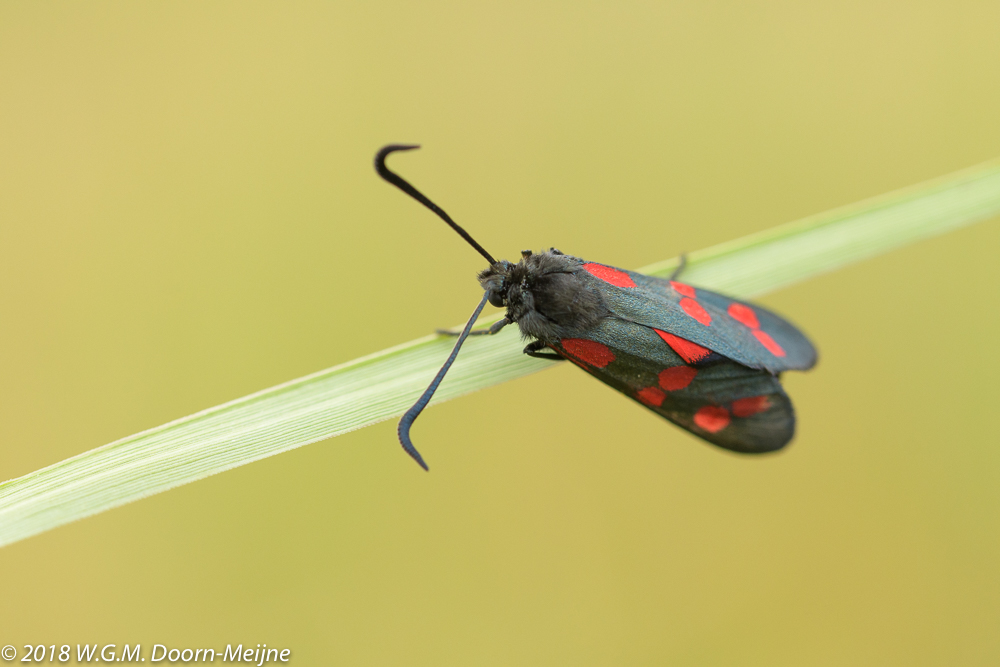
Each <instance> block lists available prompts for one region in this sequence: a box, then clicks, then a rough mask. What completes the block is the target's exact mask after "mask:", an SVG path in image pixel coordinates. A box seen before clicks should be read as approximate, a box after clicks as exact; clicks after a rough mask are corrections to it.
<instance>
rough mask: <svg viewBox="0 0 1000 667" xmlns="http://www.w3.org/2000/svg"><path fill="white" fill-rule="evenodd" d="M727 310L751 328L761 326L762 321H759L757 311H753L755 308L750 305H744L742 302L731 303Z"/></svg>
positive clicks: (734, 317)
mask: <svg viewBox="0 0 1000 667" xmlns="http://www.w3.org/2000/svg"><path fill="white" fill-rule="evenodd" d="M726 312H728V313H729V316H730V317H732V318H733V319H734V320H736V321H737V322H739V323H740V324H745V325H746V326H748V327H750V328H751V329H759V328H760V322H758V321H757V313H755V312H753V308H751V307H750V306H744V305H743V304H742V303H731V304H729V308H728V309H727V311H726Z"/></svg>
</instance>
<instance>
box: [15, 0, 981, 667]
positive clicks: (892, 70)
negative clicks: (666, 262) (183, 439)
mask: <svg viewBox="0 0 1000 667" xmlns="http://www.w3.org/2000/svg"><path fill="white" fill-rule="evenodd" d="M998 24H1000V5H998V4H997V3H996V2H992V1H990V2H955V1H954V0H953V1H951V2H943V1H938V2H891V3H890V2H845V3H834V4H829V5H827V6H819V5H817V4H816V3H809V4H803V3H791V2H752V3H746V4H741V5H737V4H735V3H712V2H707V3H677V2H673V3H658V2H618V3H580V2H567V3H561V4H560V3H531V2H524V3H453V2H451V3H450V2H425V3H384V2H333V3H306V2H291V3H249V2H240V3H236V2H232V3H166V2H158V3H86V4H48V3H6V4H4V5H3V6H2V7H0V91H2V92H0V479H6V478H10V477H15V476H19V475H22V474H25V473H27V472H30V471H32V470H34V469H37V468H39V467H42V466H46V465H49V464H52V463H55V462H57V461H59V460H61V459H63V458H65V457H68V456H71V455H73V454H76V453H79V452H82V451H85V450H87V449H90V448H93V447H96V446H99V445H102V444H105V443H107V442H109V441H112V440H114V439H117V438H120V437H122V436H125V435H129V434H131V433H134V432H136V431H139V430H142V429H146V428H149V427H152V426H155V425H158V424H160V423H163V422H165V421H168V420H170V419H174V418H177V417H181V416H183V415H186V414H189V413H191V412H195V411H197V410H199V409H202V408H205V407H209V406H212V405H215V404H218V403H220V402H223V401H226V400H228V399H232V398H235V397H238V396H241V395H244V394H247V393H249V392H252V391H255V390H257V389H261V388H264V387H267V386H270V385H273V384H276V383H279V382H282V381H285V380H288V379H291V378H295V377H298V376H301V375H304V374H306V373H309V372H312V371H315V370H319V369H322V368H325V367H328V366H331V365H333V364H337V363H340V362H344V361H348V360H350V359H353V358H355V357H358V356H361V355H363V354H367V353H370V352H373V351H376V350H379V349H382V348H385V347H388V346H390V345H393V344H396V343H400V342H403V341H406V340H410V339H412V338H415V337H418V336H421V335H424V334H426V333H428V332H430V331H431V330H432V329H433V328H435V327H437V326H442V325H452V324H455V323H457V322H460V321H463V320H464V318H465V317H467V315H468V313H469V312H470V311H471V309H472V308H473V306H474V305H475V303H476V301H477V299H478V298H479V296H480V295H481V291H480V290H479V288H478V286H477V284H476V282H475V280H474V273H475V272H476V271H477V270H478V269H480V268H481V267H482V266H483V263H482V259H481V258H480V257H479V256H478V255H477V254H476V253H475V252H473V251H472V250H471V249H469V248H468V247H467V246H465V245H464V244H463V242H462V241H461V240H460V239H459V238H458V237H456V236H455V235H454V234H452V233H451V232H449V231H448V230H447V229H446V228H445V227H444V225H443V224H441V223H440V222H439V221H438V220H436V219H435V218H433V217H432V216H431V215H430V214H429V213H428V212H426V211H425V210H423V209H421V208H420V207H419V206H418V205H417V204H415V203H414V202H412V201H410V200H409V199H407V198H406V197H404V196H403V195H401V194H400V193H399V192H398V191H396V190H394V189H393V188H391V187H389V186H387V185H386V184H384V183H382V182H381V181H380V180H379V179H378V178H377V177H376V176H375V174H374V172H373V170H372V168H371V158H372V155H373V154H374V152H375V150H376V149H377V148H378V147H380V146H381V145H382V144H384V143H387V142H391V141H406V142H421V143H423V145H424V149H423V150H421V151H419V152H417V153H412V154H409V155H406V156H399V157H396V158H395V161H394V166H395V168H397V169H398V170H399V171H400V172H401V173H403V174H404V175H405V176H406V177H408V178H410V179H412V180H413V182H414V183H415V184H417V185H418V187H421V188H422V189H424V190H425V191H426V192H427V193H428V194H429V195H430V196H431V197H433V198H435V199H436V200H437V201H438V202H439V203H440V204H441V205H442V206H444V207H445V208H446V209H447V210H448V211H449V212H450V213H451V214H452V215H453V216H454V217H455V218H456V219H457V220H458V221H459V222H460V223H461V224H463V225H465V226H466V227H467V228H468V229H469V230H470V231H471V232H472V233H473V234H474V235H475V236H476V237H477V239H478V240H479V241H480V242H482V243H483V245H484V246H485V247H486V248H488V249H489V250H490V252H492V253H493V254H494V255H498V256H501V257H514V256H516V254H517V252H518V251H519V250H520V249H522V248H528V247H531V248H536V249H537V248H541V247H548V246H550V245H555V246H557V247H559V248H561V249H563V250H565V251H567V252H571V253H574V254H577V255H581V256H583V257H587V258H590V259H594V260H598V261H601V262H606V263H609V264H614V265H618V266H623V267H636V266H641V265H644V264H648V263H650V262H654V261H657V260H661V259H665V258H667V257H670V256H673V255H675V254H677V253H678V252H680V251H683V250H694V249H699V248H702V247H706V246H708V245H711V244H714V243H718V242H722V241H726V240H729V239H732V238H735V237H738V236H741V235H744V234H747V233H750V232H754V231H757V230H760V229H764V228H767V227H770V226H772V225H775V224H778V223H782V222H786V221H789V220H793V219H796V218H799V217H802V216H804V215H808V214H811V213H816V212H820V211H823V210H825V209H829V208H832V207H834V206H838V205H841V204H847V203H851V202H854V201H856V200H859V199H862V198H864V197H868V196H871V195H877V194H880V193H883V192H885V191H888V190H891V189H894V188H898V187H901V186H906V185H909V184H912V183H915V182H918V181H921V180H924V179H927V178H931V177H934V176H938V175H941V174H944V173H947V172H950V171H954V170H956V169H960V168H962V167H965V166H968V165H972V164H975V163H977V162H980V161H983V160H986V159H989V158H993V157H996V156H998V155H1000V123H998V122H997V118H998V117H1000V40H998V39H997V34H996V26H997V25H998ZM998 247H1000V223H998V222H997V221H996V220H994V221H991V222H987V223H984V224H980V225H978V226H975V227H972V228H968V229H965V230H962V231H959V232H957V233H953V234H950V235H948V236H946V237H942V238H940V239H938V240H934V241H930V242H925V243H922V244H919V245H917V246H912V247H910V248H907V249H905V250H903V251H899V252H895V253H893V254H891V255H888V256H884V257H881V258H878V259H875V260H872V261H870V262H867V263H864V264H861V265H857V266H854V267H851V268H849V269H847V270H843V271H840V272H837V273H835V274H831V275H828V276H825V277H823V278H820V279H816V280H812V281H809V282H807V283H803V284H800V285H798V286H796V287H794V288H791V289H787V290H785V291H782V292H780V293H777V294H773V295H770V296H769V297H767V298H766V299H763V300H762V301H763V303H765V304H766V305H767V306H769V307H772V308H775V309H777V310H779V311H780V312H783V313H786V314H788V315H789V316H790V317H791V319H793V320H794V321H796V322H797V323H798V324H800V325H801V326H802V327H803V328H804V329H805V330H806V331H807V332H808V333H809V334H810V335H811V336H812V337H813V338H814V340H815V341H816V343H817V345H818V346H819V348H820V351H821V362H820V366H819V367H818V368H817V369H815V371H813V372H811V373H809V374H789V375H788V376H786V378H787V382H786V386H787V388H788V390H789V392H790V393H791V395H792V396H793V397H794V400H795V402H796V405H797V409H798V413H799V419H800V428H799V433H798V436H797V438H796V441H795V442H794V443H793V445H792V446H791V447H790V448H789V449H788V450H787V451H785V452H783V453H782V454H780V455H778V456H773V457H766V458H760V459H750V458H744V457H739V456H735V455H731V454H728V453H725V452H723V451H721V450H717V449H714V448H711V447H709V446H706V445H704V444H703V443H701V442H700V441H698V440H696V439H695V438H693V437H692V436H689V435H687V434H686V433H684V432H682V431H680V430H679V429H677V428H674V427H672V426H670V425H669V424H667V423H666V422H664V421H662V420H660V419H659V418H658V417H656V416H655V415H653V414H652V413H650V412H648V411H645V410H643V409H641V408H640V407H639V406H637V405H636V404H634V403H633V402H632V401H630V400H628V399H626V398H624V397H623V396H621V395H617V394H616V393H615V392H614V391H612V390H611V389H609V388H608V387H605V386H603V385H601V384H600V383H598V382H596V381H594V380H592V379H590V378H588V377H586V376H585V375H584V374H583V373H581V372H580V371H579V369H576V368H573V367H561V368H555V369H552V370H549V371H546V372H544V373H541V374H538V375H535V376H532V377H529V378H526V379H523V380H520V381H517V382H512V383H509V384H506V385H503V386H500V387H497V388H494V389H491V390H488V391H483V392H480V393H478V394H475V395H472V396H469V397H466V398H462V399H460V400H456V401H453V402H450V403H448V404H445V405H442V406H440V407H437V408H434V409H432V410H430V411H429V412H427V413H426V414H425V416H424V417H423V418H422V419H421V421H420V422H419V423H418V425H417V428H416V429H415V437H416V438H417V439H418V442H419V443H420V447H421V451H422V452H423V454H424V455H425V456H426V457H427V458H428V460H429V461H430V462H431V464H432V465H433V472H432V473H431V474H429V475H428V474H424V473H423V472H422V471H420V470H419V469H418V468H417V467H416V466H415V465H414V463H413V462H412V461H411V460H410V459H409V458H408V457H407V456H405V455H404V454H403V453H402V452H401V451H400V449H399V446H398V444H397V442H396V437H395V425H394V423H391V422H389V423H384V424H380V425H378V426H375V427H371V428H367V429H364V430H362V431H359V432H355V433H352V434H349V435H345V436H342V437H340V438H337V439H336V440H333V441H329V442H324V443H320V444H315V445H311V446H309V447H305V448H302V449H299V450H296V451H294V452H291V453H289V454H284V455H281V456H278V457H275V458H272V459H269V460H265V461H262V462H259V463H255V464H253V465H250V466H247V467H244V468H240V469H238V470H234V471H231V472H227V473H225V474H222V475H218V476H216V477H213V478H210V479H207V480H204V481H201V482H198V483H196V484H192V485H189V486H186V487H183V488H180V489H177V490H174V491H170V492H168V493H164V494H161V495H158V496H155V497H153V498H149V499H146V500H143V501H141V502H137V503H134V504H132V505H129V506H127V507H124V508H120V509H116V510H113V511H111V512H107V513H105V514H102V515H99V516H96V517H93V518H90V519H86V520H84V521H80V522H78V523H75V524H72V525H69V526H66V527H63V528H59V529H57V530H55V531H52V532H49V533H46V534H43V535H41V536H38V537H34V538H31V539H29V540H27V541H25V542H21V543H18V544H15V545H13V546H10V547H7V548H5V549H2V550H0V573H2V575H0V580H2V585H0V599H2V603H0V644H6V643H10V644H15V645H17V646H18V648H19V650H21V649H20V647H21V645H23V644H27V643H32V644H46V645H48V644H52V643H55V644H62V643H68V644H74V645H75V644H76V643H84V642H89V643H95V642H100V643H115V642H117V643H119V644H123V643H126V642H128V643H135V642H141V643H143V644H144V645H146V646H147V647H148V646H149V645H151V644H152V643H163V644H167V645H170V646H177V647H185V646H191V647H200V646H213V647H218V648H222V647H224V645H225V644H226V643H233V644H236V643H243V644H251V645H252V644H257V643H265V642H266V643H267V644H268V645H269V646H285V647H289V648H291V649H292V651H293V653H292V656H293V659H294V662H295V664H308V665H321V664H331V665H332V664H407V665H465V664H477V665H479V664H481V665H510V664H519V665H585V664H594V665H605V664H705V665H717V664H725V665H729V664H741V665H806V664H808V665H844V664H851V665H861V664H870V665H889V664H901V665H902V664H905V665H940V664H963V665H981V664H997V662H998V661H1000V633H998V632H997V627H998V621H1000V511H998V509H1000V485H998V484H997V479H998V478H1000V448H998V446H997V445H998V442H1000V437H998V435H1000V434H998V431H1000V427H998V424H997V420H996V414H997V407H996V405H997V401H998V399H1000V391H998V389H997V385H996V382H997V377H998V374H1000V351H998V347H997V344H996V331H997V328H998V326H1000V315H998V309H997V297H998V290H997V284H998V279H1000V268H998V265H997V248H998ZM567 366H568V365H567Z"/></svg>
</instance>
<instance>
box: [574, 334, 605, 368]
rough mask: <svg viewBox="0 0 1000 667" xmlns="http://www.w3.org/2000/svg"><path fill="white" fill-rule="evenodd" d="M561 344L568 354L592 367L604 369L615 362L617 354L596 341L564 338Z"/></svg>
mask: <svg viewBox="0 0 1000 667" xmlns="http://www.w3.org/2000/svg"><path fill="white" fill-rule="evenodd" d="M561 342H562V346H563V349H564V350H566V352H568V353H569V354H571V355H572V356H574V357H576V358H577V359H580V360H581V361H586V362H587V363H588V364H590V365H591V366H597V367H598V368H604V367H605V366H607V365H608V364H610V363H611V362H612V361H614V360H615V353H614V352H612V351H611V349H610V348H608V346H607V345H602V344H601V343H598V342H597V341H596V340H587V339H586V338H563V339H562V341H561Z"/></svg>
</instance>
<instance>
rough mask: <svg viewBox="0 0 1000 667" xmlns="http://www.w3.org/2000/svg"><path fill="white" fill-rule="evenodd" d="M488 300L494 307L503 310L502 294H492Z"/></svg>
mask: <svg viewBox="0 0 1000 667" xmlns="http://www.w3.org/2000/svg"><path fill="white" fill-rule="evenodd" d="M488 298H489V300H490V304H491V305H494V306H496V307H497V308H503V295H501V294H500V292H490V293H489V297H488Z"/></svg>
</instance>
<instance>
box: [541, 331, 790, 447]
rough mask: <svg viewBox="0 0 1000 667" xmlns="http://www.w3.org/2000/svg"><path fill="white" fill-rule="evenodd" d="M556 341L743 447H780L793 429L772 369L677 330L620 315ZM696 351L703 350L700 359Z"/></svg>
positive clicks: (668, 409)
mask: <svg viewBox="0 0 1000 667" xmlns="http://www.w3.org/2000/svg"><path fill="white" fill-rule="evenodd" d="M581 340H582V339H578V338H567V339H563V340H562V341H560V342H559V343H557V344H555V345H553V346H552V348H553V349H554V350H555V351H556V352H558V353H559V354H560V355H562V356H564V357H566V358H567V359H569V360H571V361H572V362H573V363H575V364H576V365H577V366H579V367H580V368H583V369H584V370H585V371H587V372H588V373H590V374H591V375H593V376H594V377H596V378H598V379H599V380H601V381H602V382H604V383H606V384H608V385H609V386H611V387H612V388H614V389H616V390H618V391H620V392H622V393H623V394H625V395H626V396H628V397H630V398H632V399H633V400H635V401H637V402H639V403H641V404H642V405H644V406H646V407H647V408H649V409H650V410H652V411H653V412H655V413H657V414H658V415H660V416H662V417H665V418H667V419H669V420H670V421H672V422H674V423H675V424H677V425H678V426H680V427H682V428H684V429H687V430H688V431H690V432H691V433H693V434H694V435H697V436H698V437H700V438H702V439H704V440H707V441H708V442H711V443H713V444H715V445H718V446H720V447H724V448H726V449H730V450H733V451H737V452H744V453H761V452H770V451H774V450H776V449H781V448H782V447H783V446H784V445H785V444H786V443H787V442H788V441H789V440H791V438H792V435H793V434H794V432H795V414H794V411H793V409H792V404H791V401H790V400H789V399H788V396H786V395H785V392H784V391H782V389H781V384H780V383H779V382H778V379H777V378H776V377H775V376H774V375H772V374H771V373H769V372H767V371H766V370H760V369H753V368H749V367H747V366H744V365H742V364H738V363H736V362H734V361H731V360H729V359H725V358H723V357H721V356H719V355H718V354H711V352H710V351H708V350H705V349H704V348H700V347H699V346H697V345H696V344H694V343H691V342H690V341H686V340H684V339H681V338H679V337H677V336H673V335H672V334H666V332H663V331H660V330H656V329H653V328H650V327H646V326H643V325H640V324H636V323H633V322H626V321H622V320H617V319H614V318H608V319H606V320H604V321H603V322H602V323H601V324H599V325H598V326H596V327H594V328H592V329H590V330H588V331H587V339H585V344H584V343H581V342H580V341H581ZM697 350H703V351H704V352H705V354H704V355H702V356H700V357H699V354H698V352H697Z"/></svg>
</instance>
